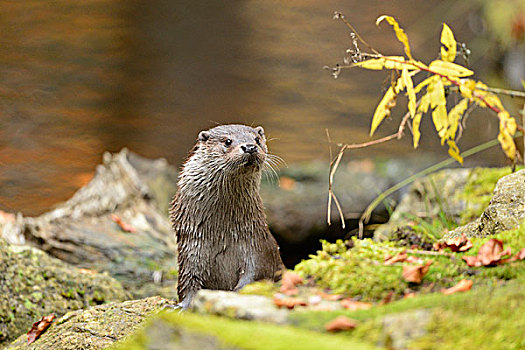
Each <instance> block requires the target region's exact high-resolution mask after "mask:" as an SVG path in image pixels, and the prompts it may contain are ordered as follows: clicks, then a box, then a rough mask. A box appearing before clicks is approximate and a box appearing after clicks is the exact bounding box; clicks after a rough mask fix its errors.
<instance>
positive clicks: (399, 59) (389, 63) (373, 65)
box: [353, 56, 424, 70]
mask: <svg viewBox="0 0 525 350" xmlns="http://www.w3.org/2000/svg"><path fill="white" fill-rule="evenodd" d="M353 66H354V67H360V68H365V69H373V70H381V69H384V68H386V69H399V70H402V69H403V68H406V69H408V70H417V69H419V68H418V67H416V66H414V65H413V64H411V63H410V61H407V60H406V58H405V57H403V56H383V57H380V58H371V59H369V60H366V61H361V62H357V63H354V64H353ZM422 66H423V67H424V65H422Z"/></svg>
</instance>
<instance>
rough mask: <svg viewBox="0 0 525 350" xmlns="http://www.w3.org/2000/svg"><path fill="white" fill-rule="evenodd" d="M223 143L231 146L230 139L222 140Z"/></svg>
mask: <svg viewBox="0 0 525 350" xmlns="http://www.w3.org/2000/svg"><path fill="white" fill-rule="evenodd" d="M224 144H225V145H226V146H231V145H232V139H226V140H225V141H224Z"/></svg>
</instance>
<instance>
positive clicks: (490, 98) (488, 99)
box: [485, 92, 505, 111]
mask: <svg viewBox="0 0 525 350" xmlns="http://www.w3.org/2000/svg"><path fill="white" fill-rule="evenodd" d="M485 103H488V104H489V105H491V106H493V107H497V108H498V109H499V110H500V111H502V110H504V109H505V108H503V105H502V104H501V100H500V99H499V97H498V96H496V95H495V94H493V93H492V92H487V94H486V95H485Z"/></svg>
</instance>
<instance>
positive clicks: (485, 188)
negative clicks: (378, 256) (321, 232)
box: [374, 168, 511, 245]
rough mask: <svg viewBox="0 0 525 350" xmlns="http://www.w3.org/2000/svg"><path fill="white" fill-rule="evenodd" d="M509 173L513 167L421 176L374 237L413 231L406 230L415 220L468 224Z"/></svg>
mask: <svg viewBox="0 0 525 350" xmlns="http://www.w3.org/2000/svg"><path fill="white" fill-rule="evenodd" d="M510 172H511V170H510V168H467V169H465V168H459V169H446V170H442V171H438V172H436V173H433V174H430V175H428V176H425V177H423V178H420V179H418V180H416V181H414V183H413V184H412V185H410V186H409V188H408V190H407V193H406V194H405V195H404V196H403V197H402V199H401V202H400V203H399V205H398V206H397V207H396V209H395V211H394V212H393V214H392V216H391V217H390V220H389V221H388V223H387V224H385V225H381V226H380V227H378V228H377V229H376V230H375V232H374V239H375V240H390V239H392V238H394V237H395V236H397V235H399V234H401V235H403V234H410V232H405V231H406V230H405V228H406V224H407V222H410V221H413V220H414V219H424V220H426V221H428V222H431V221H432V220H443V219H446V220H447V221H449V222H451V223H455V224H456V225H462V224H466V223H468V222H470V221H472V220H474V219H475V218H476V217H478V216H479V215H480V214H481V213H482V211H483V210H484V209H485V207H486V205H487V204H488V202H489V200H490V198H491V197H492V192H493V190H494V187H495V186H496V182H497V181H498V180H499V179H500V178H501V177H502V176H505V175H508V174H509V173H510ZM409 231H410V230H409ZM413 243H415V244H417V242H413ZM420 245H421V244H420Z"/></svg>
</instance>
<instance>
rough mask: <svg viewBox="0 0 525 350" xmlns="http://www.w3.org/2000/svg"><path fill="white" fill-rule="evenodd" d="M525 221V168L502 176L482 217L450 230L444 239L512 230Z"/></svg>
mask: <svg viewBox="0 0 525 350" xmlns="http://www.w3.org/2000/svg"><path fill="white" fill-rule="evenodd" d="M524 221H525V169H523V170H519V171H517V172H515V173H513V174H510V175H507V176H504V177H502V178H501V179H500V180H499V181H498V183H497V184H496V188H495V189H494V195H493V196H492V199H491V200H490V203H489V205H488V207H487V208H486V209H485V210H484V211H483V214H481V217H480V218H479V219H477V220H475V221H473V222H471V223H468V224H466V225H464V226H460V227H458V228H457V229H455V230H453V231H451V232H449V233H448V234H447V235H446V236H445V237H444V239H449V238H453V237H456V236H460V235H461V234H463V233H464V234H466V235H467V236H468V237H475V236H487V235H493V234H496V233H498V232H501V231H505V230H511V229H513V228H516V227H518V226H519V225H520V224H521V223H523V222H524Z"/></svg>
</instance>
